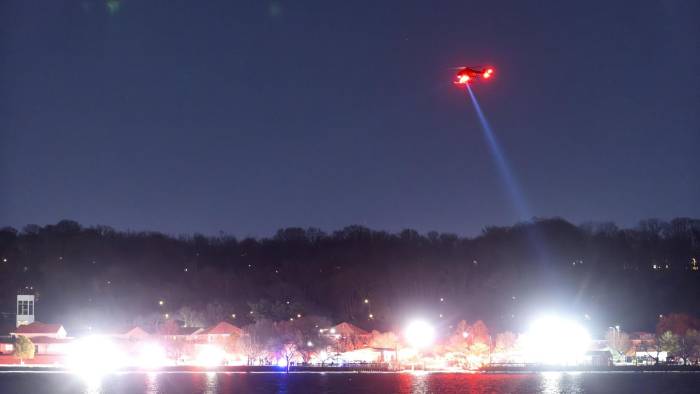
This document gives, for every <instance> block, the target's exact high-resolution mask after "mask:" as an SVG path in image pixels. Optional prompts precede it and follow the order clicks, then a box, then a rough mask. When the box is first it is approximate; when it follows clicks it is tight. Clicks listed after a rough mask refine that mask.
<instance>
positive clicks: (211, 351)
mask: <svg viewBox="0 0 700 394" xmlns="http://www.w3.org/2000/svg"><path fill="white" fill-rule="evenodd" d="M225 359H226V353H225V352H224V351H223V349H221V348H220V347H218V346H214V345H204V346H202V347H200V348H199V352H198V353H197V365H201V366H205V367H213V366H217V365H222V364H223V363H224V361H225Z"/></svg>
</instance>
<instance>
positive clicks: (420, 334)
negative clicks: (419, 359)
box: [405, 320, 435, 349]
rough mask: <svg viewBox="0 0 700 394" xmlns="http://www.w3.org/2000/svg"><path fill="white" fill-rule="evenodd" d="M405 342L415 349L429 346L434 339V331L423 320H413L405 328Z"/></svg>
mask: <svg viewBox="0 0 700 394" xmlns="http://www.w3.org/2000/svg"><path fill="white" fill-rule="evenodd" d="M405 335H406V340H407V341H408V343H409V344H410V345H411V346H413V347H414V348H416V349H421V348H424V347H427V346H429V345H430V344H432V343H433V340H434V339H435V329H433V327H432V326H431V325H430V324H428V323H426V322H425V321H423V320H414V321H412V322H411V323H409V324H408V326H406V332H405Z"/></svg>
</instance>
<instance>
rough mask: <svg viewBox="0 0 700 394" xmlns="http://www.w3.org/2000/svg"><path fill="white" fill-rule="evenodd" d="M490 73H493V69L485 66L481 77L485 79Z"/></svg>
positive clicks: (489, 76)
mask: <svg viewBox="0 0 700 394" xmlns="http://www.w3.org/2000/svg"><path fill="white" fill-rule="evenodd" d="M491 74H493V69H492V68H487V69H486V71H484V74H483V77H484V78H485V79H489V78H491Z"/></svg>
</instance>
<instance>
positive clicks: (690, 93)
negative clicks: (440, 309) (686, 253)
mask: <svg viewBox="0 0 700 394" xmlns="http://www.w3.org/2000/svg"><path fill="white" fill-rule="evenodd" d="M533 4H535V2H525V1H511V2H507V1H470V2H468V1H453V2H447V1H436V2H429V1H368V2H363V1H342V2H341V1H280V2H276V1H273V2H266V1H259V0H258V1H232V0H225V1H205V2H202V1H155V0H149V1H137V0H130V1H129V0H125V1H122V2H118V1H109V2H106V3H105V2H104V1H26V0H17V1H13V0H9V1H3V2H2V4H0V225H12V226H15V227H18V228H21V227H23V226H24V225H26V224H28V223H36V224H46V223H54V222H56V221H58V220H60V219H64V218H69V219H73V220H76V221H79V222H81V223H83V224H86V225H92V224H104V225H110V226H113V227H115V228H117V229H132V230H145V229H148V230H156V231H164V232H167V233H171V234H179V233H193V232H202V233H205V234H218V233H219V232H220V231H223V232H225V233H227V234H232V235H237V236H246V235H254V236H266V235H270V234H272V233H273V232H274V231H275V230H276V229H278V228H280V227H284V226H302V227H307V226H314V227H320V228H322V229H324V230H334V229H338V228H341V227H343V226H346V225H350V224H361V225H366V226H369V227H372V228H375V229H386V230H392V231H394V230H399V229H402V228H407V227H410V228H415V229H417V230H419V231H428V230H438V231H448V232H456V233H458V234H467V235H474V234H477V233H478V232H479V231H480V229H482V228H483V227H484V226H486V225H492V224H503V225H509V224H512V223H514V222H515V221H517V220H519V219H522V217H521V216H522V215H521V213H519V212H518V211H517V210H515V209H514V208H513V201H512V198H513V196H512V195H511V194H510V193H509V192H508V189H507V188H506V187H505V186H504V182H503V178H502V176H501V174H500V173H499V171H498V168H497V166H496V164H495V162H494V160H493V158H492V156H491V154H490V151H489V149H488V145H487V142H486V140H485V139H484V136H483V133H482V131H481V128H480V126H479V123H478V119H477V117H476V115H475V112H474V109H473V107H472V105H471V103H470V101H469V99H468V96H467V95H466V93H465V92H464V91H463V90H460V89H458V88H457V87H456V86H454V85H453V84H452V78H453V73H454V71H453V70H451V67H455V66H459V65H475V66H479V65H492V66H494V68H495V69H496V74H495V78H494V79H493V80H491V81H489V82H488V83H477V84H475V85H474V91H475V94H476V96H477V97H478V99H479V100H480V103H481V106H482V108H483V110H484V112H485V114H486V116H487V117H488V119H489V121H490V123H491V125H492V126H493V130H494V132H495V133H496V135H497V137H498V139H499V140H500V142H501V144H502V148H503V150H504V153H505V156H506V157H507V159H508V161H509V162H510V165H511V169H512V170H513V172H514V177H515V178H516V179H517V181H518V183H519V184H520V187H521V189H522V195H523V197H524V199H525V200H526V201H527V204H528V206H529V207H530V212H529V213H530V214H532V215H535V216H544V217H549V216H562V217H564V218H566V219H568V220H571V221H573V222H575V223H580V222H584V221H589V220H593V221H601V220H613V221H616V222H617V223H618V224H620V225H633V224H635V223H636V222H637V221H638V220H639V219H643V218H648V217H659V218H671V217H675V216H694V217H698V216H700V204H699V203H698V202H699V201H700V176H698V168H700V165H699V164H698V163H699V161H700V149H699V148H700V116H699V115H698V113H699V112H698V109H699V108H700V97H699V96H700V93H699V92H700V71H699V70H700V49H699V48H700V43H699V41H700V3H699V2H697V1H659V0H653V1H636V2H633V3H632V2H622V1H619V2H615V1H612V2H611V1H593V2H590V1H579V2H571V1H552V2H549V3H548V4H546V5H545V2H537V4H538V5H537V6H533ZM631 4H634V5H633V6H632V5H631Z"/></svg>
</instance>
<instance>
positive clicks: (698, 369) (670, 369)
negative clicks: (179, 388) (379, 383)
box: [0, 364, 700, 375]
mask: <svg viewBox="0 0 700 394" xmlns="http://www.w3.org/2000/svg"><path fill="white" fill-rule="evenodd" d="M73 372H75V371H74V370H72V369H70V368H67V367H64V366H56V365H36V364H33V365H26V364H25V365H20V364H17V365H9V364H5V365H0V374H2V373H73ZM684 372H685V373H690V372H692V373H700V366H682V365H673V366H665V365H664V366H650V365H647V366H619V367H610V368H573V367H572V368H554V367H552V368H545V367H541V368H533V367H529V368H522V367H520V368H519V367H513V368H483V369H480V370H473V371H471V370H410V369H404V370H390V369H358V368H340V367H293V368H290V369H289V372H288V373H290V374H301V373H319V374H325V373H345V374H362V373H365V374H367V373H377V374H392V373H393V374H478V375H499V374H538V373H684ZM107 373H116V374H121V373H126V374H128V373H144V374H148V373H240V374H246V373H252V374H258V373H277V374H286V373H287V371H286V370H285V368H282V367H275V366H220V367H198V366H178V367H162V368H157V369H144V368H137V367H127V368H122V369H119V370H115V371H110V372H107Z"/></svg>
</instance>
